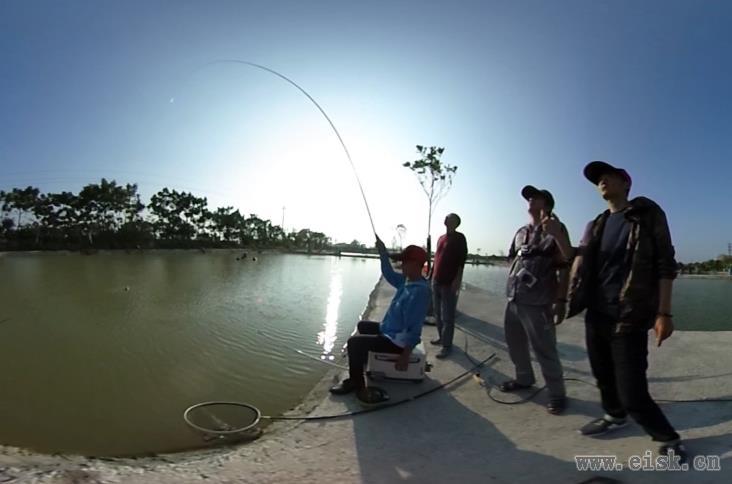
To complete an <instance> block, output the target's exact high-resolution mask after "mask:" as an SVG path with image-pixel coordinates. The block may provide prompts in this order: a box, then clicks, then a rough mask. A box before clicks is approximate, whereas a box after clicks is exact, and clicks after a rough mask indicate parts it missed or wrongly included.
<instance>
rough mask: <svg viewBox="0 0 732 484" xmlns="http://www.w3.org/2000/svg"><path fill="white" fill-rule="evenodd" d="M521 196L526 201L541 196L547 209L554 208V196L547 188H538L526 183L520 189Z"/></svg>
mask: <svg viewBox="0 0 732 484" xmlns="http://www.w3.org/2000/svg"><path fill="white" fill-rule="evenodd" d="M521 196H522V197H524V199H526V201H528V200H529V199H530V198H543V199H544V202H545V203H546V206H547V208H549V210H553V209H554V197H553V196H552V194H551V193H550V192H549V190H539V189H538V188H536V187H535V186H533V185H526V186H525V187H523V188H522V189H521Z"/></svg>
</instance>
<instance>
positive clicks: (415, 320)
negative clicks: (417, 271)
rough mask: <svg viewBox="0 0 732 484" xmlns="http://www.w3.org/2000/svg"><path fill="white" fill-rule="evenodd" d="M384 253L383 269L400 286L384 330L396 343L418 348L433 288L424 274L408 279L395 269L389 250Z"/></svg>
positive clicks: (387, 313)
mask: <svg viewBox="0 0 732 484" xmlns="http://www.w3.org/2000/svg"><path fill="white" fill-rule="evenodd" d="M380 256H381V273H382V274H383V276H384V279H386V281H387V282H388V283H389V284H391V285H392V286H394V287H395V288H396V290H397V292H396V294H395V295H394V298H393V299H392V300H391V304H390V305H389V309H388V310H387V311H386V315H385V316H384V320H383V321H382V323H381V328H380V329H381V332H382V333H383V334H384V336H386V337H387V338H389V339H390V340H391V341H392V342H393V343H394V344H395V345H397V346H400V347H402V348H410V349H411V348H414V347H415V346H416V345H418V344H419V342H420V336H421V335H422V324H423V323H424V318H425V317H426V316H427V309H428V308H429V304H430V298H431V297H432V296H431V292H430V286H429V284H427V281H426V280H425V279H424V278H419V280H417V281H408V280H407V278H406V277H404V275H403V274H400V273H398V272H396V271H395V270H394V268H393V267H392V266H391V262H390V261H389V256H388V254H387V253H386V252H383V253H381V254H380Z"/></svg>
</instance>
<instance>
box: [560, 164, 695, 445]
mask: <svg viewBox="0 0 732 484" xmlns="http://www.w3.org/2000/svg"><path fill="white" fill-rule="evenodd" d="M584 175H585V177H586V178H587V179H588V180H590V182H592V183H593V184H595V185H597V188H598V190H599V192H600V194H601V195H602V197H603V199H604V200H605V201H606V202H607V205H608V210H605V211H604V212H603V213H601V214H600V215H599V216H597V217H596V218H595V220H593V221H592V222H590V223H589V224H588V226H587V228H586V230H585V234H584V236H583V237H582V241H581V242H580V247H579V248H578V253H577V257H576V259H575V261H574V266H573V269H572V278H571V279H572V282H571V287H570V295H569V298H570V307H569V316H573V315H575V314H577V313H579V312H580V311H582V310H583V309H585V308H586V309H587V313H586V315H585V328H586V342H587V353H588V356H589V359H590V365H591V367H592V373H593V375H594V376H595V378H596V379H597V386H598V387H599V389H600V396H601V398H602V406H603V409H604V410H605V416H604V417H601V418H599V419H596V420H593V421H592V422H590V423H588V424H587V425H585V426H584V427H582V428H581V429H580V432H581V433H582V434H583V435H591V436H596V435H600V434H603V433H605V432H608V431H610V430H613V429H615V428H619V427H622V426H624V425H625V424H626V417H627V415H628V414H630V416H631V417H633V419H634V420H635V421H636V422H638V424H639V425H641V426H642V427H643V429H644V430H645V431H646V432H647V433H648V434H649V435H651V437H653V440H654V441H657V442H660V443H661V448H660V451H661V453H663V454H668V455H672V453H673V454H675V455H676V456H679V458H680V459H681V460H685V459H686V452H685V449H684V446H683V445H682V444H681V440H680V437H679V434H677V433H676V431H675V430H674V428H673V427H672V426H671V424H670V423H669V421H668V420H667V419H666V417H665V416H664V414H663V412H662V411H661V409H660V408H659V407H658V405H657V404H656V402H654V401H653V399H652V398H651V396H650V394H649V393H648V381H647V379H646V369H647V368H648V360H647V357H648V332H649V331H650V329H651V328H653V329H654V331H655V335H656V344H657V346H661V343H662V342H663V341H664V340H665V339H666V338H668V337H669V336H671V333H672V332H673V322H672V319H671V318H672V316H671V289H672V284H673V280H674V278H675V277H676V261H675V259H674V247H673V245H672V243H671V235H670V233H669V229H668V223H667V221H666V215H665V214H664V212H663V210H661V207H659V206H658V205H657V204H656V203H655V202H653V201H652V200H649V199H648V198H645V197H637V198H634V199H633V200H628V194H629V192H630V187H631V183H632V181H631V178H630V175H628V173H627V172H626V171H625V170H623V169H621V168H616V167H614V166H612V165H610V164H608V163H605V162H602V161H593V162H591V163H589V164H588V165H587V166H586V167H585V169H584Z"/></svg>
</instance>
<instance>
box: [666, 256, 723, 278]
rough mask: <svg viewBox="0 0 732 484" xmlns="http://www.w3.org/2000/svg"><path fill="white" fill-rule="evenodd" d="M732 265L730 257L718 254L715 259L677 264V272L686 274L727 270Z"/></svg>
mask: <svg viewBox="0 0 732 484" xmlns="http://www.w3.org/2000/svg"><path fill="white" fill-rule="evenodd" d="M730 267H732V257H730V256H728V255H720V256H719V257H717V258H716V259H709V260H707V261H704V262H691V263H689V264H679V272H681V273H686V274H703V273H708V272H727V271H729V270H730Z"/></svg>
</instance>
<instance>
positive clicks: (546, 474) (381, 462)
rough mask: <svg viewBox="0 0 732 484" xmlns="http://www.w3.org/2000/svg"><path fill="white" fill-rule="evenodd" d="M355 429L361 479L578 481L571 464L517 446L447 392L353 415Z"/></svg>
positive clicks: (392, 480)
mask: <svg viewBox="0 0 732 484" xmlns="http://www.w3.org/2000/svg"><path fill="white" fill-rule="evenodd" d="M354 432H355V438H356V448H357V453H358V460H359V466H360V471H361V480H362V482H364V483H374V484H376V483H378V484H383V483H392V482H419V483H444V482H466V483H467V482H470V483H472V482H526V483H529V482H530V483H534V482H578V481H580V480H581V479H580V478H579V477H578V476H579V474H578V473H577V471H576V470H575V466H574V464H573V463H569V462H566V461H562V460H560V459H556V458H553V457H550V456H546V455H542V454H538V453H535V452H530V451H525V450H520V449H518V448H517V447H516V446H515V445H514V443H513V442H512V441H511V440H510V439H508V438H506V437H505V436H504V435H503V434H502V433H501V432H500V431H498V430H497V429H496V427H495V426H494V425H493V424H492V423H491V422H489V421H488V420H486V419H485V418H483V417H482V416H480V415H478V414H476V413H474V412H472V411H471V410H469V409H467V408H466V407H465V406H464V405H462V404H461V403H460V402H458V401H457V400H456V399H454V398H453V397H452V395H451V394H450V393H448V392H436V393H435V394H433V395H431V396H430V397H429V399H428V400H421V401H419V402H410V403H407V404H404V405H401V406H399V407H395V408H392V409H387V410H384V411H381V412H374V413H372V414H369V415H365V416H362V417H360V418H356V419H354ZM585 477H588V476H585Z"/></svg>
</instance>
